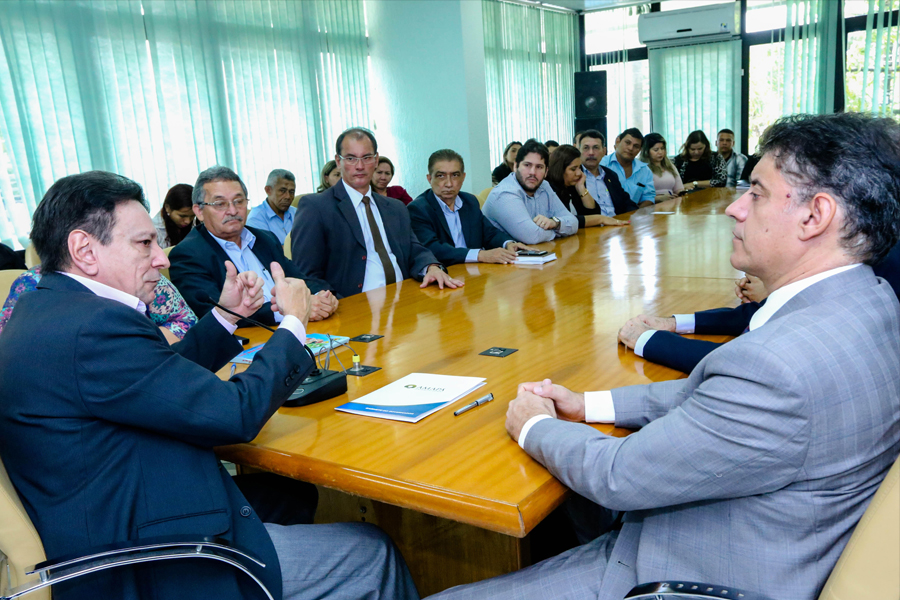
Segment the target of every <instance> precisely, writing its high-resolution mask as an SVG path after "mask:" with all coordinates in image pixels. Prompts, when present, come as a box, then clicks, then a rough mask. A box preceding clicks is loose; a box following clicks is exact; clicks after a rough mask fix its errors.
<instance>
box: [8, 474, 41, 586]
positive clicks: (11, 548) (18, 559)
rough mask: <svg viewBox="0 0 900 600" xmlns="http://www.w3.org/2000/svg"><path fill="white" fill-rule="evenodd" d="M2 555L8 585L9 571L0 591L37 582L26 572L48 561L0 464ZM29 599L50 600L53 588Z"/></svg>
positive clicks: (34, 576)
mask: <svg viewBox="0 0 900 600" xmlns="http://www.w3.org/2000/svg"><path fill="white" fill-rule="evenodd" d="M0 552H2V553H3V554H4V555H6V558H7V561H8V562H9V573H8V574H9V577H10V579H9V581H6V580H5V577H6V576H7V572H6V569H3V573H2V575H0V591H2V589H3V586H4V584H5V585H8V586H9V587H17V586H20V585H22V584H23V583H25V582H26V581H30V580H36V579H37V576H36V575H32V576H31V577H26V575H25V569H29V568H31V567H33V566H34V565H36V564H38V563H40V562H43V561H45V560H46V559H47V557H46V555H45V554H44V546H43V544H41V538H40V536H38V532H37V530H36V529H35V528H34V525H32V524H31V519H30V518H28V513H26V512H25V507H23V506H22V502H21V501H20V500H19V494H18V493H16V489H15V488H14V487H13V484H12V482H11V481H10V480H9V476H8V475H7V474H6V468H5V467H4V466H3V462H2V461H0ZM28 598H30V599H33V598H38V599H41V600H50V588H44V589H41V590H38V591H36V592H33V593H31V594H29V596H28Z"/></svg>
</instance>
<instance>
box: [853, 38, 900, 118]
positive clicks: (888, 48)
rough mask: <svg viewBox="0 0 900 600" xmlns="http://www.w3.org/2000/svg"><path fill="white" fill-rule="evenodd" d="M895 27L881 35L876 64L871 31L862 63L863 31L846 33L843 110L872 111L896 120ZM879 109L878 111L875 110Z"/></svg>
mask: <svg viewBox="0 0 900 600" xmlns="http://www.w3.org/2000/svg"><path fill="white" fill-rule="evenodd" d="M897 37H898V28H897V27H890V28H886V29H885V30H884V32H883V34H882V40H881V42H882V45H881V52H882V58H881V60H880V61H878V62H876V60H877V59H876V56H877V51H878V48H877V42H878V40H877V37H876V36H875V33H874V32H873V34H872V36H871V40H870V42H869V44H868V45H869V48H868V50H869V60H868V64H867V63H866V32H865V31H854V32H852V33H848V34H847V63H846V65H847V66H846V69H847V70H846V73H845V78H844V79H845V88H844V107H845V110H848V111H864V112H868V111H873V110H874V111H876V112H881V114H883V115H884V116H893V117H894V118H897V117H900V45H898V39H897ZM879 107H880V111H879Z"/></svg>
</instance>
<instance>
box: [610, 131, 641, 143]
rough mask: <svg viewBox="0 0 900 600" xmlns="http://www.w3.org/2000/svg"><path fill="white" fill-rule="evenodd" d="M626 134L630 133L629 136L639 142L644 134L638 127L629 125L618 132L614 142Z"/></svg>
mask: <svg viewBox="0 0 900 600" xmlns="http://www.w3.org/2000/svg"><path fill="white" fill-rule="evenodd" d="M626 135H630V136H631V137H633V138H634V139H636V140H637V141H639V142H642V141H644V134H643V133H641V130H640V129H638V128H637V127H629V128H628V129H626V130H625V131H623V132H622V133H620V134H619V137H617V138H616V142H618V141H619V140H623V139H625V136H626Z"/></svg>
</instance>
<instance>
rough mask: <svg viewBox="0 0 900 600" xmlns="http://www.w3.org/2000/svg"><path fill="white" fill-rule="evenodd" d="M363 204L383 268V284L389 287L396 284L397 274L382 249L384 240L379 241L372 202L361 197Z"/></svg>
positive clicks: (366, 197) (384, 250) (379, 231)
mask: <svg viewBox="0 0 900 600" xmlns="http://www.w3.org/2000/svg"><path fill="white" fill-rule="evenodd" d="M362 201H363V204H365V205H366V218H367V219H368V220H369V229H370V230H372V241H374V242H375V252H377V253H378V258H380V259H381V266H382V267H383V268H384V284H385V285H391V284H392V283H397V274H396V273H395V272H394V265H392V264H391V257H390V256H388V251H387V248H385V247H384V240H382V239H381V230H380V229H378V223H376V222H375V215H374V214H372V206H371V202H372V200H371V199H370V198H369V197H368V196H363V199H362Z"/></svg>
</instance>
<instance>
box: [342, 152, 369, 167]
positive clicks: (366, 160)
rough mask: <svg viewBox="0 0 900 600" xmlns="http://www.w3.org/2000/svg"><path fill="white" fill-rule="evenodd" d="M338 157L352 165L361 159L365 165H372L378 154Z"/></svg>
mask: <svg viewBox="0 0 900 600" xmlns="http://www.w3.org/2000/svg"><path fill="white" fill-rule="evenodd" d="M338 157H339V158H340V159H341V160H342V161H343V162H345V163H347V164H348V165H350V166H351V167H352V166H354V165H356V164H357V163H358V162H359V161H362V164H364V165H371V164H372V163H374V162H375V160H376V159H377V158H378V155H377V154H366V155H365V156H340V155H338Z"/></svg>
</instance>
